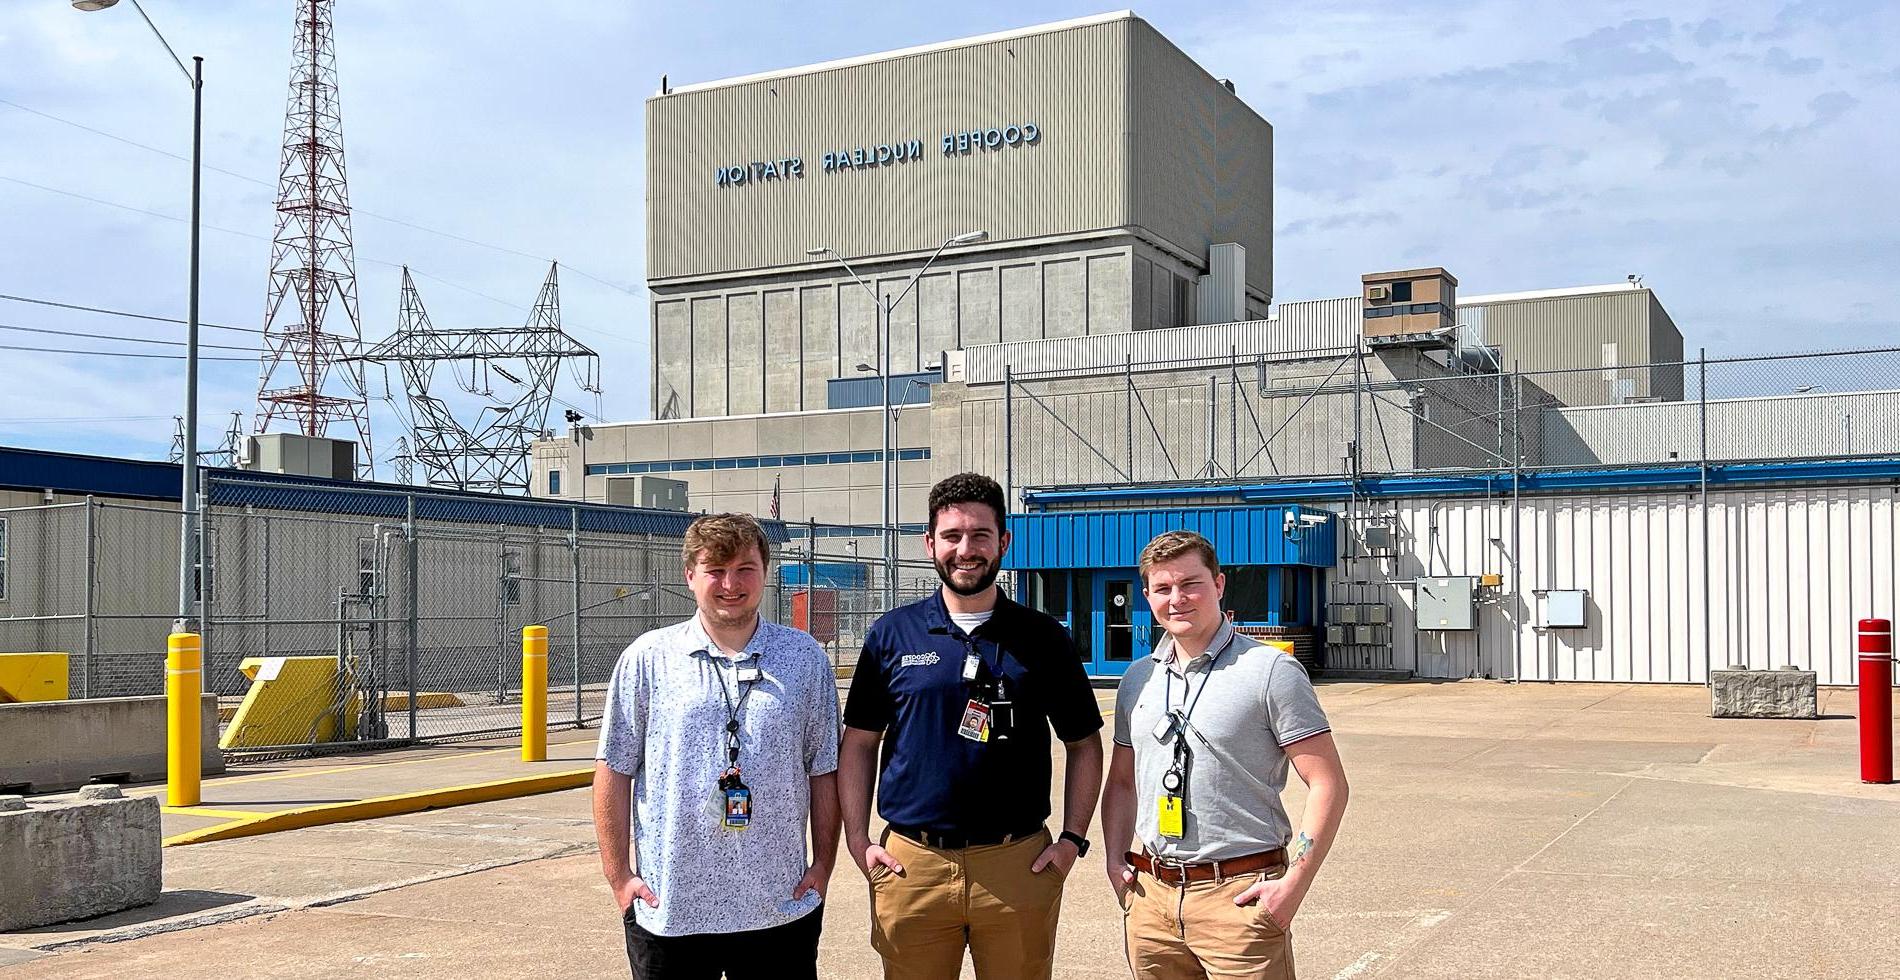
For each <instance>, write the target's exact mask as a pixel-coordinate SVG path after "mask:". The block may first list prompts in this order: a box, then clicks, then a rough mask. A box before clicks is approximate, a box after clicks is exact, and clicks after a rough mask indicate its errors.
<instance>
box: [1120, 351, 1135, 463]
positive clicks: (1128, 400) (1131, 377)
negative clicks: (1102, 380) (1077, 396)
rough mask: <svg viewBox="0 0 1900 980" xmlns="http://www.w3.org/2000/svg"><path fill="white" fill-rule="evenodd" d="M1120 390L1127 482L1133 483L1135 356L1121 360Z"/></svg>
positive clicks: (1131, 355)
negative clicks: (1125, 423)
mask: <svg viewBox="0 0 1900 980" xmlns="http://www.w3.org/2000/svg"><path fill="white" fill-rule="evenodd" d="M1122 388H1123V394H1124V397H1123V399H1122V401H1123V403H1124V406H1123V409H1122V412H1123V416H1124V421H1126V422H1127V423H1128V424H1127V425H1126V426H1124V428H1125V429H1126V430H1127V433H1128V482H1130V483H1134V482H1135V355H1133V354H1129V355H1128V356H1127V357H1125V358H1123V360H1122Z"/></svg>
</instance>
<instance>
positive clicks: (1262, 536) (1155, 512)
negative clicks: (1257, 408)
mask: <svg viewBox="0 0 1900 980" xmlns="http://www.w3.org/2000/svg"><path fill="white" fill-rule="evenodd" d="M1337 528H1338V523H1337V519H1336V518H1335V517H1334V515H1333V514H1331V513H1329V512H1327V511H1323V510H1315V509H1312V508H1306V507H1301V506H1299V505H1297V504H1288V505H1277V504H1276V505H1270V506H1240V507H1234V506H1228V507H1170V508H1137V509H1129V510H1089V511H1055V512H1041V513H1033V514H1011V515H1010V516H1009V531H1010V546H1009V554H1007V555H1005V556H1004V558H1003V567H1004V568H1011V569H1018V570H1026V569H1055V568H1134V567H1135V566H1136V565H1138V564H1139V563H1140V560H1141V549H1143V548H1144V547H1147V544H1148V542H1149V541H1151V540H1153V539H1154V537H1155V536H1156V535H1158V534H1161V533H1163V532H1166V531H1179V530H1186V531H1193V532H1195V533H1197V534H1200V535H1201V536H1202V537H1205V538H1207V539H1208V540H1209V541H1211V542H1213V544H1214V551H1215V553H1216V554H1218V555H1219V556H1220V561H1221V564H1222V565H1307V566H1312V567H1315V568H1330V567H1332V565H1333V559H1334V557H1335V555H1336V554H1337V540H1338V539H1337V533H1338V530H1337Z"/></svg>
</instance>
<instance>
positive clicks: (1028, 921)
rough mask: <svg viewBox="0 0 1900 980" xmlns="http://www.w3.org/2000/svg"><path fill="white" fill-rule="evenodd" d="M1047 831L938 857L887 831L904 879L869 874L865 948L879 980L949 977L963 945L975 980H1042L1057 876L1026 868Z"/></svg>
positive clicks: (1056, 906)
mask: <svg viewBox="0 0 1900 980" xmlns="http://www.w3.org/2000/svg"><path fill="white" fill-rule="evenodd" d="M1049 840H1050V838H1049V832H1048V831H1047V830H1045V831H1042V832H1041V833H1038V834H1034V835H1031V836H1029V837H1026V838H1024V839H1022V840H1019V841H1013V842H1011V843H1008V844H995V845H992V846H989V847H971V848H965V849H964V850H960V851H940V850H937V849H936V848H931V847H924V846H923V845H921V844H918V843H917V842H916V841H913V840H910V839H909V838H907V837H903V836H900V835H898V834H893V833H890V832H888V831H887V832H886V833H885V834H884V840H883V844H884V848H885V849H886V850H888V851H890V852H891V856H892V857H895V858H896V859H897V863H899V864H901V865H903V866H904V873H903V874H901V875H899V874H894V873H892V872H891V870H890V869H889V868H885V867H883V866H881V865H880V866H879V867H878V868H877V869H875V870H874V871H873V872H872V875H871V947H872V948H873V949H876V950H877V952H878V955H880V956H882V957H883V958H884V976H885V977H886V978H887V980H912V978H915V980H955V977H956V976H957V975H958V974H959V973H960V972H962V969H963V949H964V947H965V946H966V945H967V946H968V947H969V949H970V959H971V960H972V961H973V962H974V963H975V965H976V975H977V977H979V978H980V980H1004V978H1012V980H1013V978H1017V977H1023V978H1047V977H1048V976H1049V973H1050V968H1051V966H1052V965H1053V961H1054V958H1055V947H1056V915H1057V913H1058V912H1059V911H1060V909H1061V907H1062V880H1063V873H1062V872H1061V871H1059V870H1057V869H1056V868H1055V867H1054V866H1053V865H1052V866H1050V867H1047V868H1044V869H1043V870H1042V872H1041V873H1040V874H1038V873H1036V872H1033V871H1030V870H1029V867H1030V865H1033V864H1035V863H1036V856H1037V855H1038V854H1041V853H1042V849H1043V848H1045V847H1048V846H1049Z"/></svg>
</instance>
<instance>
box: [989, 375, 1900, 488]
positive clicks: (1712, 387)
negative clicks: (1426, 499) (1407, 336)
mask: <svg viewBox="0 0 1900 980" xmlns="http://www.w3.org/2000/svg"><path fill="white" fill-rule="evenodd" d="M989 392H991V393H990V394H987V395H981V396H974V395H972V396H966V398H965V400H964V402H963V404H962V405H961V412H962V413H963V416H964V417H963V419H962V424H963V425H964V426H965V427H966V428H969V429H989V430H992V431H1001V432H1002V433H1003V434H1004V439H1003V440H1002V445H1001V447H1000V448H999V454H1000V455H1001V457H1002V458H1001V459H1000V460H997V461H996V462H999V463H1001V466H1002V469H1003V471H1004V472H1005V474H1006V475H1007V478H1008V484H1009V486H1011V487H1050V486H1089V485H1098V486H1099V485H1115V484H1131V483H1132V484H1142V483H1180V482H1214V481H1223V482H1224V481H1232V480H1242V479H1277V478H1293V479H1323V478H1341V477H1367V476H1381V475H1417V474H1444V473H1480V472H1499V471H1506V470H1513V469H1517V470H1551V469H1590V468H1611V467H1645V466H1683V465H1695V466H1700V465H1702V464H1703V463H1705V462H1706V463H1708V464H1710V465H1725V464H1735V463H1749V462H1765V461H1788V460H1827V459H1857V458H1881V457H1893V456H1896V455H1900V348H1872V349H1863V350H1849V351H1829V352H1818V353H1797V354H1778V355H1765V356H1758V357H1730V358H1716V357H1703V356H1697V357H1695V358H1692V359H1687V360H1683V361H1670V362H1663V363H1654V364H1636V365H1629V364H1621V365H1610V366H1605V367H1601V368H1573V369H1567V370H1560V371H1522V372H1519V371H1512V370H1509V369H1507V367H1506V366H1505V365H1502V364H1499V363H1497V362H1496V361H1495V360H1494V359H1492V358H1491V356H1490V353H1489V351H1488V349H1484V348H1474V349H1468V350H1465V351H1462V352H1461V351H1455V350H1446V351H1436V350H1425V349H1392V350H1381V351H1377V352H1371V351H1363V352H1347V353H1345V354H1344V355H1341V353H1340V352H1338V351H1333V350H1327V351H1313V352H1309V353H1307V354H1305V355H1301V354H1298V353H1294V354H1276V355H1274V356H1272V357H1256V358H1253V359H1251V360H1242V359H1240V358H1238V357H1235V358H1232V359H1230V361H1229V363H1227V364H1225V365H1218V364H1212V363H1210V362H1208V361H1207V359H1206V358H1198V359H1196V360H1193V361H1192V362H1188V361H1154V362H1149V363H1140V364H1138V363H1134V362H1130V363H1128V364H1126V365H1124V367H1123V368H1122V370H1120V371H1119V372H1111V373H1099V372H1098V373H1094V374H1090V375H1086V376H1077V375H1075V374H1073V373H1071V374H1067V375H1061V374H1049V375H1042V376H1036V375H1029V376H1025V375H1017V374H1013V373H1012V374H1006V376H1005V378H1004V381H1003V384H1002V385H1001V386H1000V391H999V390H997V389H989Z"/></svg>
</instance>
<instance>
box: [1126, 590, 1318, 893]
mask: <svg viewBox="0 0 1900 980" xmlns="http://www.w3.org/2000/svg"><path fill="white" fill-rule="evenodd" d="M1173 655H1174V641H1173V639H1172V638H1169V639H1164V640H1162V641H1161V645H1160V646H1158V647H1156V648H1155V651H1154V653H1153V655H1151V656H1148V657H1143V658H1142V659H1140V660H1137V661H1136V662H1134V663H1133V664H1130V665H1129V667H1128V673H1126V674H1124V675H1122V680H1121V686H1120V687H1119V688H1117V689H1116V691H1115V742H1116V743H1117V744H1119V745H1126V746H1130V747H1132V748H1133V749H1134V750H1135V836H1136V837H1137V838H1138V839H1140V841H1141V843H1142V844H1144V845H1146V846H1147V848H1148V850H1149V851H1151V852H1153V853H1155V854H1158V855H1160V856H1162V857H1165V858H1169V859H1172V860H1177V861H1186V862H1189V863H1198V862H1202V861H1225V860H1229V859H1231V858H1237V857H1241V856H1243V855H1247V854H1253V853H1255V852H1258V851H1265V850H1271V849H1273V848H1275V847H1281V846H1284V845H1285V844H1286V843H1287V842H1288V841H1289V840H1290V839H1291V838H1292V836H1293V830H1292V825H1291V823H1290V822H1289V821H1288V820H1287V815H1286V807H1285V806H1283V805H1282V804H1281V803H1280V793H1281V791H1282V790H1284V789H1286V774H1287V757H1286V751H1285V748H1284V747H1285V746H1288V745H1291V744H1293V743H1294V742H1297V741H1299V740H1300V739H1303V738H1310V737H1312V736H1314V735H1318V734H1319V733H1321V732H1324V731H1328V730H1330V728H1331V726H1330V725H1328V724H1327V722H1326V713H1325V712H1324V711H1322V710H1320V706H1319V698H1318V697H1317V696H1315V695H1314V693H1313V683H1312V682H1311V681H1310V680H1308V679H1307V677H1306V668H1305V667H1302V666H1301V665H1300V662H1299V661H1298V660H1295V659H1293V658H1292V657H1291V656H1288V655H1287V654H1286V653H1283V652H1281V651H1280V650H1279V649H1277V648H1275V647H1271V646H1268V645H1266V644H1264V643H1261V642H1260V641H1259V640H1256V639H1254V638H1252V637H1250V636H1245V635H1242V634H1240V633H1236V632H1235V631H1234V628H1233V626H1232V625H1231V624H1227V623H1223V624H1221V628H1220V631H1219V632H1217V633H1215V634H1214V641H1213V642H1212V643H1210V644H1209V645H1208V651H1207V652H1206V653H1203V654H1201V655H1200V656H1198V657H1195V658H1194V659H1193V660H1191V661H1189V662H1188V664H1187V667H1186V673H1185V676H1183V675H1181V674H1178V673H1177V674H1175V676H1174V683H1173V688H1174V707H1177V708H1179V707H1182V706H1183V705H1184V704H1186V703H1188V702H1189V701H1193V702H1194V711H1193V715H1192V717H1190V718H1189V720H1188V726H1189V728H1190V731H1189V732H1188V736H1187V739H1188V745H1189V747H1190V748H1191V749H1192V752H1193V755H1192V759H1191V762H1190V763H1189V765H1188V773H1187V787H1186V792H1185V793H1184V794H1183V795H1184V796H1185V797H1186V799H1185V802H1184V805H1183V807H1182V809H1183V811H1184V817H1183V819H1182V830H1183V831H1184V834H1183V835H1182V837H1181V838H1180V839H1178V840H1175V839H1170V838H1165V837H1162V836H1161V831H1160V827H1159V820H1158V817H1157V811H1156V801H1157V800H1158V799H1159V798H1160V797H1161V796H1162V795H1163V792H1162V788H1161V777H1162V775H1163V774H1164V773H1166V772H1167V771H1168V768H1169V767H1170V766H1171V765H1172V764H1173V762H1174V741H1173V739H1169V740H1167V741H1162V740H1159V739H1157V738H1155V726H1156V725H1158V724H1159V723H1160V722H1161V721H1162V720H1163V719H1164V718H1166V717H1167V713H1168V705H1167V703H1166V701H1167V690H1168V675H1169V673H1171V672H1172V671H1173V670H1174V668H1172V667H1170V666H1169V663H1168V662H1169V661H1170V660H1171V659H1172V658H1173ZM1203 690H1205V693H1202V692H1203ZM1197 696H1198V700H1194V699H1195V698H1196V697H1197Z"/></svg>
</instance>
